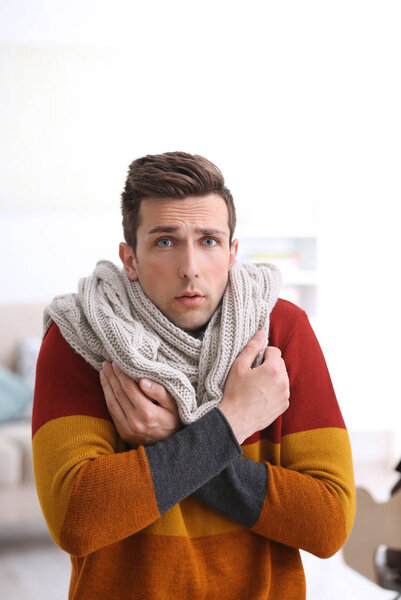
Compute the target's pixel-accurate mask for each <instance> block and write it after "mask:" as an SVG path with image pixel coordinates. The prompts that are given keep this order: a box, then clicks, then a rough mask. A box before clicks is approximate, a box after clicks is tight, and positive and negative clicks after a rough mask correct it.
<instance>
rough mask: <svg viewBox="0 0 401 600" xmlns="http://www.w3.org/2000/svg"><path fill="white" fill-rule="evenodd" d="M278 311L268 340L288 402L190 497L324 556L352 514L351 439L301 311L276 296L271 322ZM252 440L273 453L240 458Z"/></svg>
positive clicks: (267, 534) (333, 548)
mask: <svg viewBox="0 0 401 600" xmlns="http://www.w3.org/2000/svg"><path fill="white" fill-rule="evenodd" d="M288 310H289V311H290V313H289V314H288ZM280 311H284V312H286V311H287V314H286V315H285V316H286V319H282V321H283V320H284V321H285V320H287V321H289V323H288V322H287V324H286V325H285V326H284V327H283V326H282V325H279V326H278V327H276V328H275V329H274V330H273V336H272V339H271V340H270V343H271V345H275V346H278V347H281V349H282V355H283V358H284V361H285V363H286V367H287V371H288V374H289V379H290V407H289V408H288V410H287V411H286V412H285V413H284V415H282V417H280V418H279V419H277V420H276V421H275V423H274V424H273V425H272V426H271V427H270V428H268V429H267V430H266V431H265V432H260V433H259V434H255V435H254V436H252V438H250V439H248V440H246V441H245V443H244V445H243V451H244V455H245V456H239V457H237V458H235V459H234V460H233V461H232V462H231V463H230V465H228V466H227V467H226V469H224V470H223V471H222V472H221V473H220V474H219V475H217V476H216V477H214V478H213V479H212V480H210V481H209V482H207V483H206V484H204V485H203V486H202V487H201V488H200V489H199V490H197V491H196V492H195V494H194V495H195V496H196V497H197V498H198V499H199V500H202V501H203V502H205V503H206V504H208V505H209V506H210V507H211V508H213V509H215V510H217V511H219V512H221V513H223V514H225V515H226V516H229V517H230V518H232V519H234V520H235V521H237V522H238V523H240V524H242V525H244V526H246V527H248V528H251V529H252V531H254V532H256V533H258V534H260V535H263V536H265V537H268V538H270V539H272V540H275V541H277V542H280V543H282V544H286V545H288V546H293V547H297V548H301V549H304V550H307V551H309V552H311V553H313V554H316V555H317V556H321V557H327V556H330V555H332V554H334V553H335V552H336V551H337V550H338V549H339V548H340V547H341V546H342V545H343V543H344V542H345V540H346V538H347V536H348V534H349V532H350V530H351V527H352V522H353V518H354V511H355V492H354V481H353V468H352V458H351V450H350V443H349V438H348V434H347V432H346V429H345V425H344V422H343V419H342V416H341V413H340V409H339V407H338V404H337V400H336V397H335V394H334V390H333V386H332V383H331V380H330V375H329V373H328V370H327V366H326V363H325V360H324V357H323V354H322V351H321V349H320V346H319V343H318V341H317V339H316V336H315V334H314V332H313V330H312V328H311V326H310V324H309V321H308V318H307V316H306V314H305V313H304V311H301V310H300V309H298V308H296V307H294V306H293V305H291V306H290V303H284V302H283V301H281V306H280V307H279V308H278V311H276V315H275V317H276V321H277V313H278V314H280ZM283 316H284V315H283ZM289 317H291V318H289ZM291 321H293V324H292V326H291V327H290V333H289V335H288V336H287V335H284V331H285V330H287V331H288V324H290V325H291ZM258 442H259V443H263V442H264V443H267V444H269V447H270V448H271V449H272V453H273V454H274V455H276V456H278V457H279V459H277V460H275V461H273V460H272V461H270V462H268V461H265V462H264V463H263V462H262V463H261V462H255V461H253V460H250V459H249V458H247V457H246V455H247V448H252V446H253V445H254V444H257V443H258ZM248 454H251V452H249V453H248Z"/></svg>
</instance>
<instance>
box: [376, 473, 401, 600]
mask: <svg viewBox="0 0 401 600" xmlns="http://www.w3.org/2000/svg"><path fill="white" fill-rule="evenodd" d="M395 470H396V471H398V472H399V473H401V461H400V462H399V463H398V465H397V466H396V468H395ZM397 493H401V477H400V479H399V480H398V481H397V483H396V484H395V485H394V486H393V488H392V489H391V496H393V495H394V494H397ZM377 571H378V575H379V580H380V585H381V586H382V587H383V588H386V589H387V590H394V591H395V592H400V593H399V595H398V596H397V597H396V598H395V600H397V598H401V550H394V549H393V548H387V549H386V551H385V553H384V561H383V563H382V564H380V565H379V564H377Z"/></svg>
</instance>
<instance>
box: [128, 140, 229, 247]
mask: <svg viewBox="0 0 401 600" xmlns="http://www.w3.org/2000/svg"><path fill="white" fill-rule="evenodd" d="M210 192H214V193H216V194H218V195H219V196H221V198H223V200H224V202H225V203H226V205H227V209H228V226H229V229H230V246H231V243H232V239H233V235H234V231H235V227H236V222H237V219H236V214H235V206H234V200H233V197H232V195H231V192H230V190H229V189H228V188H227V187H225V185H224V177H223V175H222V173H221V171H220V170H219V169H218V168H217V167H216V165H214V164H213V163H212V162H210V161H209V160H207V159H206V158H204V157H203V156H199V155H198V154H188V153H186V152H165V153H164V154H148V155H147V156H144V157H142V158H137V159H136V160H134V161H133V162H132V163H131V164H130V166H129V168H128V176H127V180H126V182H125V188H124V191H123V192H122V194H121V212H122V216H123V222H122V223H123V230H124V238H125V241H126V243H127V244H128V245H129V246H132V248H133V249H134V252H135V253H136V244H137V229H138V227H139V225H140V214H139V209H140V206H141V202H142V200H143V199H144V198H150V197H152V198H161V197H164V198H166V199H168V198H186V197H187V196H204V195H205V194H208V193H210Z"/></svg>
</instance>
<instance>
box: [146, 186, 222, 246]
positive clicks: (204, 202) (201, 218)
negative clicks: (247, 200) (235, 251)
mask: <svg viewBox="0 0 401 600" xmlns="http://www.w3.org/2000/svg"><path fill="white" fill-rule="evenodd" d="M140 213H141V215H140V216H141V218H140V223H141V225H142V229H145V235H153V234H155V233H179V232H180V231H181V230H183V229H191V231H193V232H195V233H200V234H203V235H222V236H225V237H228V230H229V226H228V209H227V206H226V203H225V202H224V200H223V198H222V197H221V196H219V195H217V194H208V195H206V196H200V197H196V196H188V197H186V198H182V199H181V198H146V199H143V201H142V202H141V207H140Z"/></svg>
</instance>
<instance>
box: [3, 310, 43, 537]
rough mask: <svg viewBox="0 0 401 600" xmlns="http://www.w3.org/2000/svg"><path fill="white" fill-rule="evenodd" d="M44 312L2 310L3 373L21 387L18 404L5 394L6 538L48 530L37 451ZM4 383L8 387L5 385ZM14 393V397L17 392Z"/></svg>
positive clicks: (4, 391)
mask: <svg viewBox="0 0 401 600" xmlns="http://www.w3.org/2000/svg"><path fill="white" fill-rule="evenodd" d="M43 309H44V304H25V303H20V304H0V368H1V373H2V374H3V375H4V374H5V375H6V376H7V375H8V376H9V377H10V379H11V381H12V382H13V384H14V383H15V384H16V389H17V391H18V394H19V395H18V394H16V400H15V401H14V397H13V398H11V397H7V392H8V390H9V389H10V388H8V387H6V386H4V385H3V387H2V388H1V395H0V531H2V532H4V531H8V530H10V529H13V528H19V529H22V530H28V529H29V528H30V527H33V528H35V527H36V528H37V527H39V528H42V527H43V528H45V522H44V518H43V516H42V512H41V509H40V505H39V501H38V498H37V495H36V489H35V483H34V476H33V466H32V445H31V411H32V398H33V384H34V368H35V364H36V357H37V352H38V350H39V346H40V342H41V338H42V319H43ZM27 358H29V361H28V362H29V369H30V373H27V372H25V373H24V368H25V370H26V367H27V365H26V359H27ZM24 362H25V364H24ZM29 369H28V370H29ZM2 383H3V384H4V379H3V382H2ZM18 386H19V387H18ZM23 386H25V387H23ZM28 388H30V390H28ZM11 389H12V392H14V389H15V388H11ZM21 390H22V391H23V392H25V396H23V395H22V396H21ZM29 394H30V397H29V398H28V395H29ZM10 395H13V394H10V393H8V396H10ZM21 397H23V398H24V402H23V403H22V402H21V403H20V404H18V402H19V401H20V399H21ZM7 411H8V412H7Z"/></svg>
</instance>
